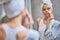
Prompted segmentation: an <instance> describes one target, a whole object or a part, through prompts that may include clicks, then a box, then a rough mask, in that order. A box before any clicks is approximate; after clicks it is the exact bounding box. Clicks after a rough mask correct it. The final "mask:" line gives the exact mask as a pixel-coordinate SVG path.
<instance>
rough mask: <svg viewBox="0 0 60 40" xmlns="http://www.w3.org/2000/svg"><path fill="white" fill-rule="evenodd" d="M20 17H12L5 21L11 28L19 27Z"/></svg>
mask: <svg viewBox="0 0 60 40" xmlns="http://www.w3.org/2000/svg"><path fill="white" fill-rule="evenodd" d="M21 23H22V17H21V16H20V17H16V18H14V19H12V20H11V21H9V22H7V24H8V26H10V27H12V28H15V27H19V26H21V25H22V24H21Z"/></svg>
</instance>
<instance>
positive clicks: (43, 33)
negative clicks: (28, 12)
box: [37, 0, 60, 40]
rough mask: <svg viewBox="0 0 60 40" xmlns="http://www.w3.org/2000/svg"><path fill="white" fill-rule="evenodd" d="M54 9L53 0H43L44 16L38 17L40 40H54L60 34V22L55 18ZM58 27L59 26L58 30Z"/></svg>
mask: <svg viewBox="0 0 60 40" xmlns="http://www.w3.org/2000/svg"><path fill="white" fill-rule="evenodd" d="M52 10H53V8H52V3H51V1H50V0H43V4H42V13H43V15H44V17H43V18H38V19H37V26H38V27H39V29H38V31H39V32H40V40H54V39H55V38H56V37H57V35H58V34H59V32H58V31H59V26H58V25H60V23H59V22H58V21H56V20H54V16H53V13H52ZM56 24H57V25H56ZM52 25H55V26H52ZM56 27H57V28H58V30H57V28H56ZM53 30H54V31H53Z"/></svg>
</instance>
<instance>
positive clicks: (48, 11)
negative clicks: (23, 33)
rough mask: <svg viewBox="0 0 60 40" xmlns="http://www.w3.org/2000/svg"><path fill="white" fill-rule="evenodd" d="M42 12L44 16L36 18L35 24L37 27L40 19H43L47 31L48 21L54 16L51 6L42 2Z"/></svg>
mask: <svg viewBox="0 0 60 40" xmlns="http://www.w3.org/2000/svg"><path fill="white" fill-rule="evenodd" d="M42 13H43V15H44V18H38V19H37V26H38V27H39V23H40V21H41V19H43V22H44V24H45V25H46V31H47V30H48V29H49V26H50V21H51V20H52V19H53V18H54V16H53V14H52V9H51V7H50V6H49V5H47V4H44V5H43V6H42Z"/></svg>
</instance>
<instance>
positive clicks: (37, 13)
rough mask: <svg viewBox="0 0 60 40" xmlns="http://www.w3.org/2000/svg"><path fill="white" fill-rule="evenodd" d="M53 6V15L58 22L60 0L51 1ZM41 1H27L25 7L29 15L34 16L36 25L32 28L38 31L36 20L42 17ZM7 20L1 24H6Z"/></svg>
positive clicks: (59, 18) (59, 17)
mask: <svg viewBox="0 0 60 40" xmlns="http://www.w3.org/2000/svg"><path fill="white" fill-rule="evenodd" d="M51 1H52V4H53V14H54V17H55V19H56V20H59V21H60V5H59V4H60V0H51ZM41 3H42V2H41V0H25V5H26V8H27V10H28V11H29V13H30V14H31V15H32V17H33V20H34V25H33V26H31V28H34V29H36V30H37V26H36V19H37V18H39V17H41V16H42V14H41ZM5 20H7V18H5V19H4V20H3V19H2V20H1V21H0V22H5Z"/></svg>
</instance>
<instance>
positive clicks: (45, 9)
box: [42, 4, 52, 17]
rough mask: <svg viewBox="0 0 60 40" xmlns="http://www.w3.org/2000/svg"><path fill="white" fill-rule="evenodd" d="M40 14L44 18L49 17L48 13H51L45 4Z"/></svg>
mask: <svg viewBox="0 0 60 40" xmlns="http://www.w3.org/2000/svg"><path fill="white" fill-rule="evenodd" d="M42 12H43V15H44V16H45V17H49V16H50V13H52V10H51V7H50V6H49V5H47V4H45V5H43V7H42Z"/></svg>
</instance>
